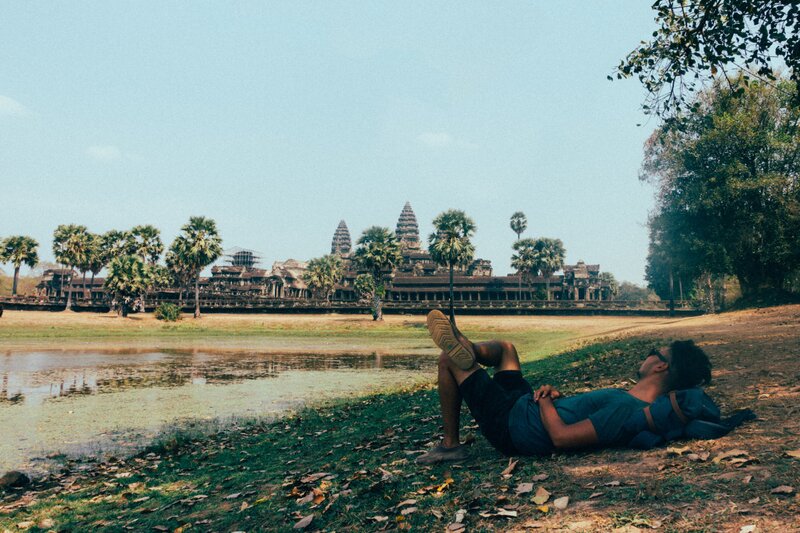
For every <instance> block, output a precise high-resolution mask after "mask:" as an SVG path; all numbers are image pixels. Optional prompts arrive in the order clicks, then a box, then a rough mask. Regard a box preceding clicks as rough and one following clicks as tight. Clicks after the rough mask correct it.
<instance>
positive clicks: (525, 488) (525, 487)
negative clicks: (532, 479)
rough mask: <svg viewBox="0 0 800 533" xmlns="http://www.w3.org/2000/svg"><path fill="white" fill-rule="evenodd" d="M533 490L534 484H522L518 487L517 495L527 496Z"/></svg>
mask: <svg viewBox="0 0 800 533" xmlns="http://www.w3.org/2000/svg"><path fill="white" fill-rule="evenodd" d="M532 490H533V483H520V484H519V485H517V491H516V492H517V495H520V494H527V493H529V492H530V491H532Z"/></svg>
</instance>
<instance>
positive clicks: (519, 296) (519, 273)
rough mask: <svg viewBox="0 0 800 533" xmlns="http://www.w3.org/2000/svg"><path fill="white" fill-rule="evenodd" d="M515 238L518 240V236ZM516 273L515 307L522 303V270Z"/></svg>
mask: <svg viewBox="0 0 800 533" xmlns="http://www.w3.org/2000/svg"><path fill="white" fill-rule="evenodd" d="M517 240H519V237H517ZM517 275H518V276H519V279H518V280H517V281H518V285H517V307H519V306H521V305H522V272H517Z"/></svg>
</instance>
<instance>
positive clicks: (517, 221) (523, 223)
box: [511, 211, 528, 240]
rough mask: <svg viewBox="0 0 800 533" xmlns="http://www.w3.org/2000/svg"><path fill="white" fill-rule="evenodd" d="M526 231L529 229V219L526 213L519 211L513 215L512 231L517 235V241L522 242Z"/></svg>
mask: <svg viewBox="0 0 800 533" xmlns="http://www.w3.org/2000/svg"><path fill="white" fill-rule="evenodd" d="M526 229H528V217H526V216H525V213H523V212H522V211H517V212H516V213H514V214H513V215H511V231H513V232H514V233H516V234H517V240H520V238H521V237H522V234H523V233H524V232H525V230H526Z"/></svg>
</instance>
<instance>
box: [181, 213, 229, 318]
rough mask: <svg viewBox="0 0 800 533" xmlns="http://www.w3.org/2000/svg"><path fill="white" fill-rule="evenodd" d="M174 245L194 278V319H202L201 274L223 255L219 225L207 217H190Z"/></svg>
mask: <svg viewBox="0 0 800 533" xmlns="http://www.w3.org/2000/svg"><path fill="white" fill-rule="evenodd" d="M181 232H182V233H181V234H180V235H179V236H178V237H177V238H176V239H175V241H176V243H173V245H174V249H175V252H176V253H177V257H178V259H179V261H180V262H181V263H183V264H184V265H185V267H186V268H187V269H189V270H190V271H191V272H192V274H193V277H194V317H195V318H200V272H202V270H203V269H204V268H205V267H207V266H208V265H210V264H211V263H213V262H214V261H216V260H217V258H218V257H219V256H220V255H222V239H221V238H220V236H219V232H218V231H217V223H216V222H214V220H212V219H210V218H206V217H190V218H189V222H188V223H187V224H185V225H184V226H183V227H182V228H181Z"/></svg>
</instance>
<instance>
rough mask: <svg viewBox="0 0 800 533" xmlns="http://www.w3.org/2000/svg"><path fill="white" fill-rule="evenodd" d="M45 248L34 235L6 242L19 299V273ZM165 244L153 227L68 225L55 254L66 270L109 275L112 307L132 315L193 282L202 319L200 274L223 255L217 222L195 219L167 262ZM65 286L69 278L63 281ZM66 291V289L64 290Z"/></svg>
mask: <svg viewBox="0 0 800 533" xmlns="http://www.w3.org/2000/svg"><path fill="white" fill-rule="evenodd" d="M38 247H39V243H38V242H36V240H34V239H33V238H31V237H28V236H12V237H7V238H5V239H3V241H2V242H1V243H0V262H4V263H11V264H12V265H13V266H14V280H13V285H12V295H16V294H17V283H18V278H19V269H20V267H21V266H22V265H23V264H24V265H27V266H29V267H31V268H33V267H35V266H36V265H37V264H38V262H39V256H38ZM163 253H164V243H163V241H162V240H161V231H160V230H159V229H158V228H156V227H154V226H150V225H141V226H135V227H134V228H132V229H130V230H127V231H118V230H111V231H107V232H106V233H103V234H97V233H92V232H90V231H89V230H88V229H87V227H86V226H83V225H78V224H62V225H60V226H58V227H57V228H56V230H55V232H54V233H53V255H54V256H55V259H56V261H57V262H58V263H59V264H61V265H63V267H64V268H65V269H69V270H73V269H74V270H77V271H78V272H80V273H81V275H82V277H83V287H84V289H85V288H86V277H87V275H88V274H91V285H94V277H95V276H96V275H97V274H98V273H100V271H101V270H103V269H104V268H105V269H107V270H108V272H107V275H106V278H105V282H104V288H105V290H106V291H107V292H108V294H109V296H110V297H111V300H112V306H113V307H115V308H116V309H117V310H118V312H119V313H120V314H122V315H123V316H127V314H128V311H129V310H131V308H132V306H133V305H134V303H135V302H136V301H137V300H139V301H140V302H141V304H142V305H143V304H144V302H143V299H144V297H145V295H146V294H147V292H148V291H151V290H154V289H157V288H161V287H179V288H180V289H181V292H180V298H181V299H182V298H183V292H184V290H187V289H188V287H189V286H190V284H191V283H192V282H194V289H195V316H196V317H197V316H200V306H199V281H200V272H201V271H202V270H203V268H205V267H206V266H208V265H210V264H211V263H213V262H214V261H215V260H216V259H217V258H218V257H219V256H220V255H221V254H222V239H221V238H220V236H219V232H218V231H217V225H216V222H215V221H214V220H212V219H209V218H205V217H191V218H190V219H189V222H188V223H187V224H185V225H184V226H183V227H182V228H181V233H180V234H179V235H178V236H177V237H176V238H175V240H174V241H173V242H172V244H171V245H170V246H169V248H168V249H167V252H166V255H165V256H164V258H163V259H164V261H163V263H162V262H161V259H162V254H163ZM61 279H62V283H63V281H64V276H62V277H61ZM62 289H63V287H62ZM71 306H72V283H69V284H68V285H67V301H66V309H70V308H71Z"/></svg>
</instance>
